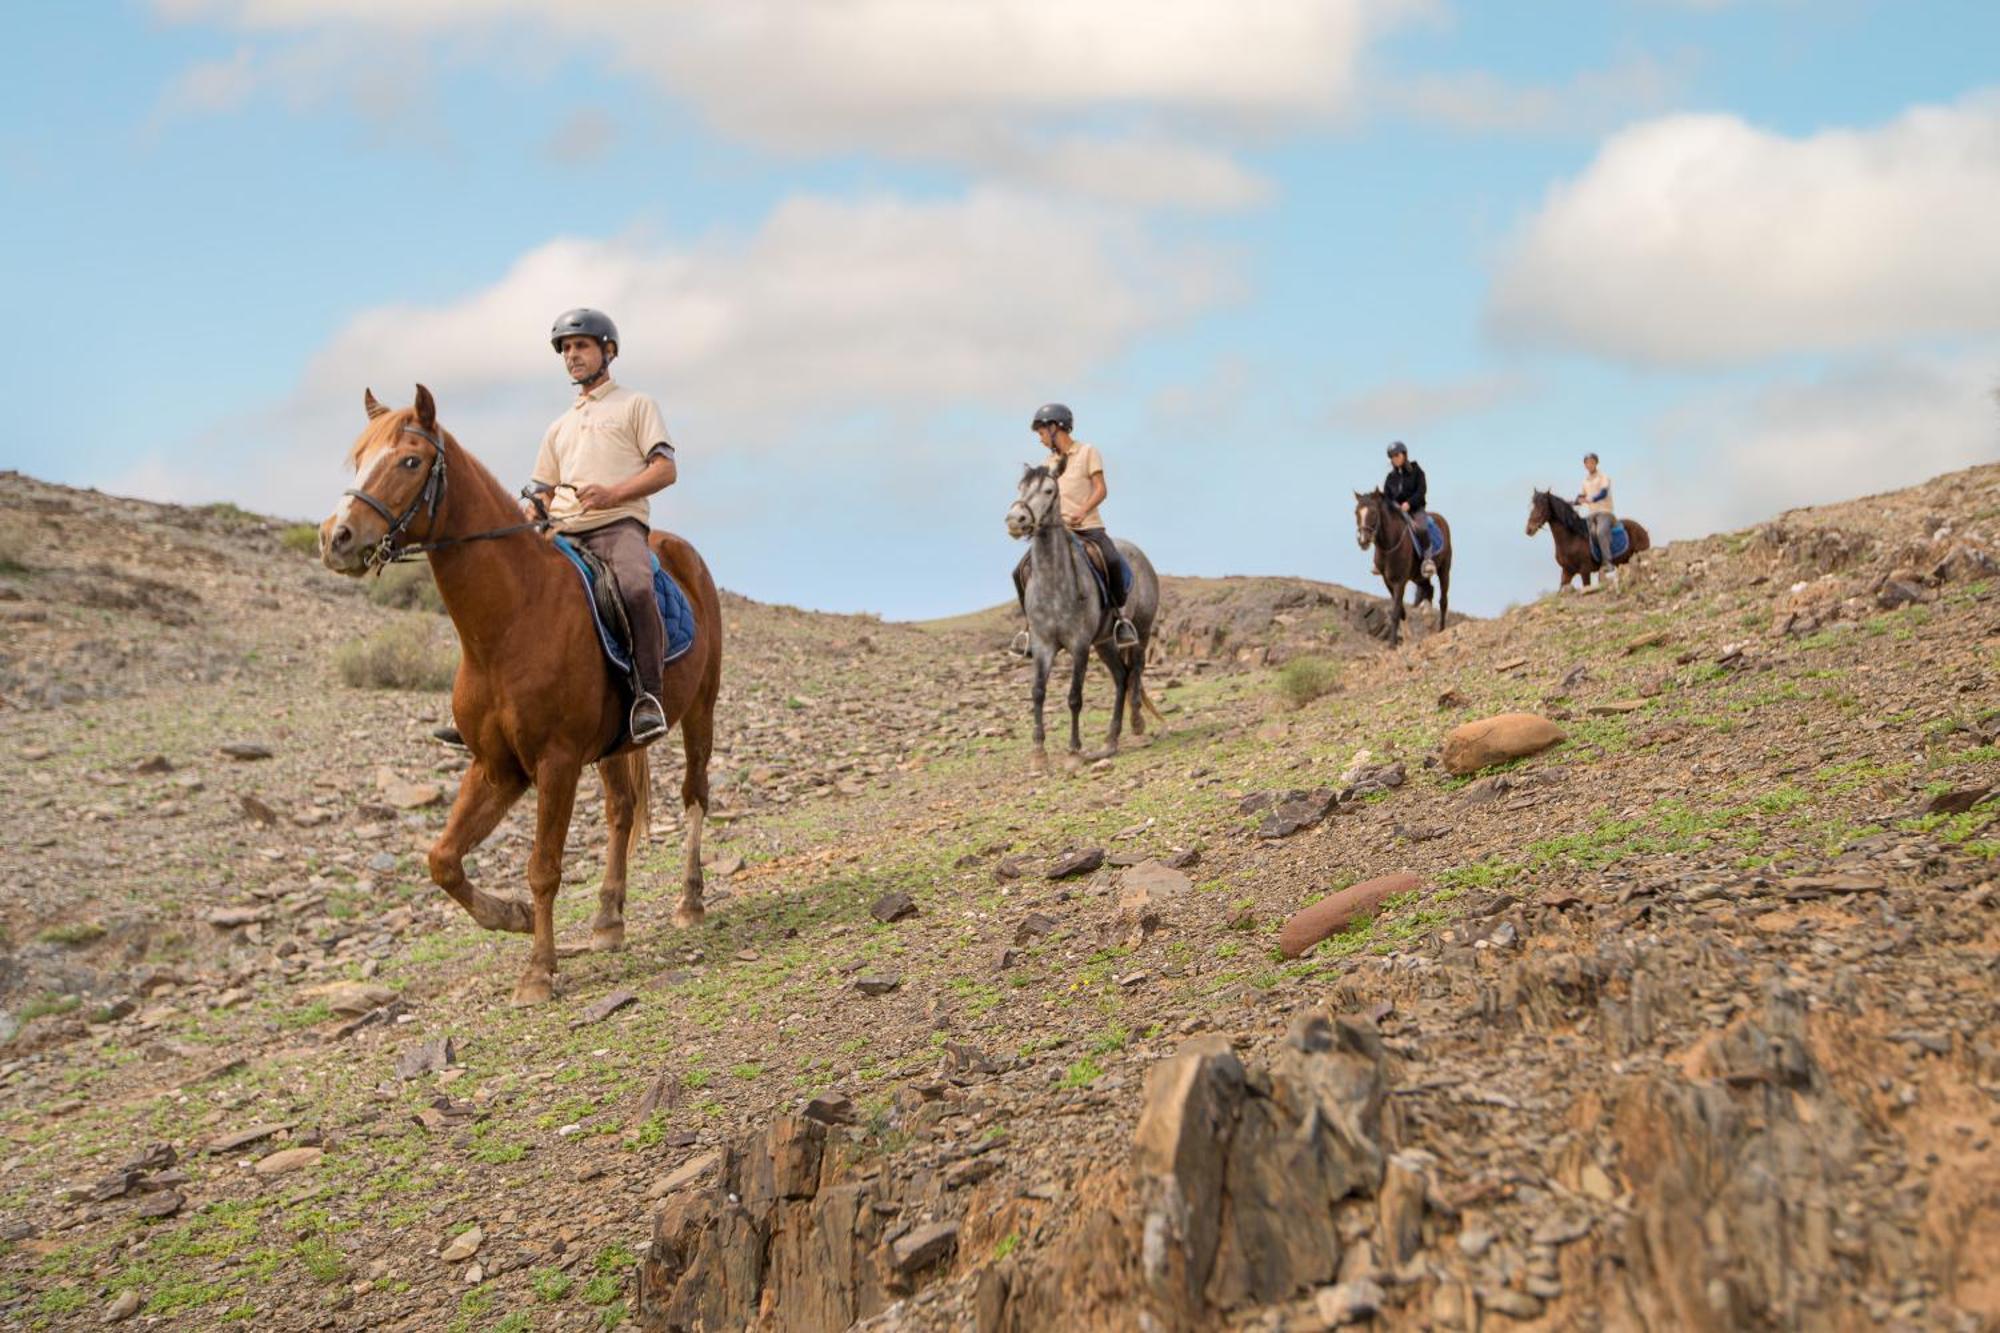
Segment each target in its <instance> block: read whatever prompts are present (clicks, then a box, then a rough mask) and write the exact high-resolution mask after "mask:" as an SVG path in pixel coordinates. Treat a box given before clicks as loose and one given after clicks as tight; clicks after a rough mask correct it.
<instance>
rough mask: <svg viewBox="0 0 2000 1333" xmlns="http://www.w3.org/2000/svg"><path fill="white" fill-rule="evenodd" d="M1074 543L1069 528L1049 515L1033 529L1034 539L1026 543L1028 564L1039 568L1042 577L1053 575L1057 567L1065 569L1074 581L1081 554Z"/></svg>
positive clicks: (1073, 581)
mask: <svg viewBox="0 0 2000 1333" xmlns="http://www.w3.org/2000/svg"><path fill="white" fill-rule="evenodd" d="M1076 545H1077V543H1076V538H1074V537H1073V536H1071V535H1070V530H1069V528H1068V527H1067V526H1065V525H1064V524H1063V523H1062V522H1060V521H1059V520H1057V519H1055V518H1053V517H1051V518H1050V519H1049V521H1048V522H1046V523H1044V524H1042V525H1041V526H1040V527H1038V528H1036V529H1035V536H1034V539H1033V540H1032V541H1031V542H1030V543H1029V544H1028V561H1029V565H1030V567H1031V568H1034V569H1039V570H1041V571H1042V572H1043V576H1044V577H1053V576H1054V574H1055V572H1056V570H1058V569H1063V570H1067V571H1068V578H1069V580H1070V581H1071V582H1072V583H1075V582H1076V579H1077V574H1076V561H1077V557H1078V556H1079V555H1081V554H1082V553H1081V552H1080V551H1078V550H1077V549H1076Z"/></svg>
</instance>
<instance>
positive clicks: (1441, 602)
mask: <svg viewBox="0 0 2000 1333" xmlns="http://www.w3.org/2000/svg"><path fill="white" fill-rule="evenodd" d="M1450 607H1451V564H1450V562H1449V561H1443V562H1440V563H1439V565H1438V628H1439V629H1440V630H1442V629H1443V628H1444V617H1445V612H1446V611H1447V610H1449V609H1450Z"/></svg>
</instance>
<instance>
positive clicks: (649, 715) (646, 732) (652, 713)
mask: <svg viewBox="0 0 2000 1333" xmlns="http://www.w3.org/2000/svg"><path fill="white" fill-rule="evenodd" d="M625 726H626V729H627V730H629V731H630V732H631V733H632V743H633V744H634V745H651V744H652V743H653V742H654V741H656V740H658V739H660V737H662V736H664V735H666V734H667V710H666V709H664V708H662V707H660V701H659V700H658V699H655V698H654V697H653V696H652V695H650V694H641V695H640V696H639V697H638V698H636V699H634V700H633V701H632V711H631V712H630V713H629V714H627V715H626V718H625Z"/></svg>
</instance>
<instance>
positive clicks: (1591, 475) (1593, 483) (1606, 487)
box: [1578, 472, 1618, 516]
mask: <svg viewBox="0 0 2000 1333" xmlns="http://www.w3.org/2000/svg"><path fill="white" fill-rule="evenodd" d="M1578 494H1580V495H1581V496H1583V503H1582V504H1581V505H1579V506H1578V508H1579V509H1580V510H1581V511H1582V512H1583V513H1584V514H1585V515H1586V516H1588V515H1590V514H1616V513H1617V512H1618V511H1617V510H1616V509H1614V508H1613V507H1612V505H1611V478H1609V477H1607V476H1605V475H1604V474H1603V473H1602V472H1586V473H1585V474H1584V477H1583V489H1582V490H1581V491H1579V492H1578ZM1593 495H1595V496H1597V498H1596V499H1595V500H1593V499H1591V498H1590V497H1591V496H1593Z"/></svg>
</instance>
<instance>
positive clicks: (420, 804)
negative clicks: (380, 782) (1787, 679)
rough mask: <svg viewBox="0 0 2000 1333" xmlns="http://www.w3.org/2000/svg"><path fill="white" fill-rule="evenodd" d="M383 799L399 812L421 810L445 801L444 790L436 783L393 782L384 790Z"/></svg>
mask: <svg viewBox="0 0 2000 1333" xmlns="http://www.w3.org/2000/svg"><path fill="white" fill-rule="evenodd" d="M382 799H383V800H385V801H387V802H388V803H389V804H390V805H392V806H394V807H396V809H398V810H421V809H423V808H424V807H425V806H427V805H436V804H437V803H438V802H439V801H442V800H443V799H444V788H442V787H440V786H438V785H437V784H436V783H435V782H392V783H390V784H389V785H388V786H387V787H385V788H383V790H382Z"/></svg>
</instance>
